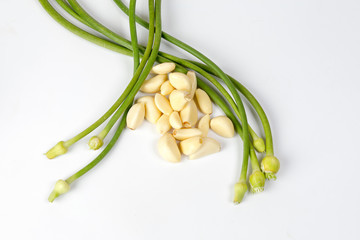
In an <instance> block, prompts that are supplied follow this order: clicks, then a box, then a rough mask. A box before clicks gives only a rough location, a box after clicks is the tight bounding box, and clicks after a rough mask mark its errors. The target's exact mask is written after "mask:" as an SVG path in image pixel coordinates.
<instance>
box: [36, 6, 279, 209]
mask: <svg viewBox="0 0 360 240" xmlns="http://www.w3.org/2000/svg"><path fill="white" fill-rule="evenodd" d="M113 1H114V2H115V3H116V5H117V6H118V7H119V8H120V9H121V10H122V11H123V12H124V13H125V14H127V15H128V16H129V26H130V34H131V41H129V40H127V39H125V38H123V37H121V36H120V35H118V34H117V33H115V32H113V31H111V30H110V29H109V28H107V27H105V26H104V25H102V24H101V23H99V22H98V21H97V20H96V19H94V18H93V17H92V16H90V14H89V13H87V12H86V11H85V10H84V8H83V7H82V6H81V5H80V4H79V3H78V2H77V1H76V0H56V3H57V4H58V5H59V6H60V7H61V8H62V9H64V10H65V11H66V12H67V13H68V14H70V16H71V17H72V18H73V19H75V20H77V21H78V22H79V23H82V24H84V25H86V26H87V27H90V28H92V29H93V30H95V31H96V32H98V33H99V34H100V35H101V37H98V36H95V35H94V34H91V33H89V32H87V31H86V30H84V29H82V28H80V27H78V26H76V25H74V24H72V23H70V22H69V21H68V20H67V19H65V18H64V17H63V16H62V15H61V13H59V12H58V11H57V10H55V8H54V7H53V5H52V4H51V3H50V2H49V1H48V0H39V2H40V3H41V5H42V6H43V8H44V9H45V10H46V11H47V13H48V14H49V15H50V16H51V17H52V18H53V19H54V20H56V21H57V22H58V23H59V24H61V25H62V26H63V27H65V28H66V29H68V30H69V31H71V32H72V33H74V34H76V35H78V36H79V37H82V38H83V39H86V40H88V41H90V42H92V43H95V44H97V45H99V46H101V47H104V48H107V49H109V50H112V51H115V52H118V53H121V54H124V55H128V56H132V57H133V63H134V64H133V65H134V73H133V77H132V79H131V80H130V82H129V84H128V86H127V87H126V88H125V90H124V92H123V93H122V94H121V95H120V97H119V98H118V99H117V100H116V102H115V103H114V104H113V105H112V106H111V107H110V108H109V110H107V111H106V112H105V113H104V114H103V115H102V116H101V117H100V118H99V119H98V120H97V121H95V122H94V123H93V124H91V125H90V126H89V127H88V128H86V129H85V130H83V131H82V132H80V133H79V134H77V135H76V136H74V137H72V138H70V139H69V140H67V141H60V142H59V143H57V144H56V145H55V146H54V147H53V148H51V149H50V150H49V151H48V152H47V153H46V156H47V157H48V158H49V159H52V158H55V157H57V156H59V155H62V154H65V153H66V152H67V151H68V148H69V147H70V146H72V145H73V144H75V143H76V142H78V141H79V140H80V139H82V138H84V137H85V136H87V135H88V134H90V133H91V132H93V131H94V130H95V129H97V128H98V127H99V126H100V125H101V124H102V123H104V122H105V121H106V120H108V119H109V118H110V119H109V121H108V122H107V124H106V125H105V127H104V128H103V129H102V130H101V131H100V132H99V133H98V134H97V135H96V136H93V137H91V139H90V142H89V146H90V147H91V148H92V149H99V148H100V147H101V146H102V145H103V143H104V139H105V138H106V137H107V135H108V133H109V132H110V130H111V129H112V128H113V127H114V125H115V124H116V123H117V122H118V126H117V130H116V131H115V133H114V135H113V136H112V138H111V140H110V141H109V143H108V144H107V145H106V147H105V148H104V149H103V150H102V152H101V153H100V154H99V155H98V156H97V157H96V158H95V159H94V160H93V161H91V162H90V163H89V164H88V165H86V166H85V167H84V168H82V169H80V170H79V171H77V172H76V173H75V174H73V175H72V176H70V177H69V178H67V179H66V180H58V181H57V182H56V184H55V188H54V190H53V191H52V193H51V194H50V196H49V201H50V202H53V201H54V200H55V198H57V197H58V196H60V195H61V194H64V193H66V192H67V191H69V189H70V185H71V184H72V183H73V182H74V181H75V180H77V179H78V178H80V177H81V176H82V175H84V174H85V173H87V172H88V171H89V170H91V169H92V168H93V167H94V166H96V165H97V164H98V163H99V162H100V161H101V160H102V159H103V158H104V157H105V156H106V154H107V153H108V152H109V151H110V150H111V149H112V148H113V146H114V145H115V143H116V142H117V140H118V139H119V137H120V135H121V132H122V130H123V129H124V128H125V126H126V115H127V112H128V110H129V108H130V107H131V106H132V104H133V102H134V98H135V96H136V94H137V93H138V91H139V89H140V87H141V85H142V84H143V82H144V81H145V79H146V78H147V76H148V75H149V73H150V71H151V69H152V67H153V65H154V64H155V63H156V62H157V63H164V62H173V63H175V64H176V69H175V71H177V72H181V73H187V72H188V71H189V70H193V71H195V72H196V73H197V84H198V87H200V88H201V89H203V90H204V91H205V92H206V93H207V94H208V95H209V96H210V98H211V100H212V101H213V102H214V103H215V104H216V105H217V106H219V107H220V108H221V109H222V111H223V112H224V113H225V114H226V115H227V116H228V117H229V118H230V119H231V121H232V122H233V124H234V127H235V130H236V132H237V134H238V135H239V136H240V137H241V138H242V140H243V157H242V167H241V172H240V177H239V180H238V181H237V182H236V184H235V186H234V203H240V202H241V201H242V199H243V197H244V195H245V193H246V192H247V191H248V187H247V185H248V184H247V183H249V185H250V190H251V192H253V193H256V192H261V191H263V190H264V185H265V179H276V175H275V174H276V173H277V172H278V170H279V168H280V163H279V160H278V159H277V158H276V157H275V156H274V148H273V139H272V134H271V129H270V124H269V121H268V118H267V116H266V114H265V112H264V110H263V108H262V107H261V105H260V103H259V102H258V101H257V100H256V98H255V97H254V96H253V95H252V93H251V92H250V91H249V90H248V89H247V88H246V87H245V86H244V85H242V84H241V83H240V82H238V81H237V80H235V79H234V78H232V77H231V76H229V75H227V74H225V73H224V72H223V71H222V70H221V69H220V68H219V67H218V66H217V65H216V64H215V63H214V62H213V61H211V60H210V59H209V58H207V57H206V56H205V55H204V54H202V53H200V52H199V51H197V50H196V49H194V48H192V47H191V46H189V45H187V44H186V43H184V42H182V41H180V40H178V39H177V38H175V37H173V36H171V35H170V34H167V33H165V32H164V31H162V25H161V0H148V10H149V21H148V22H147V21H146V20H144V19H142V18H140V17H138V16H137V15H136V14H135V8H136V0H130V4H129V8H128V7H127V6H126V5H125V4H124V3H123V2H122V1H121V0H113ZM53 4H55V3H53ZM136 23H137V24H139V25H141V26H142V27H144V28H146V29H148V42H147V45H146V46H141V45H139V44H138V40H137V30H136ZM162 39H164V40H166V41H168V42H170V43H172V44H173V45H175V46H177V47H178V48H180V49H183V50H185V51H186V52H188V53H189V54H191V55H192V56H194V57H196V58H197V59H198V60H200V61H201V62H196V61H191V60H187V59H183V58H179V57H176V56H174V55H171V54H168V53H165V52H162V51H160V43H161V40H162ZM220 81H222V82H223V83H225V85H226V88H225V87H224V86H223V85H222V84H221V83H220ZM240 94H241V95H242V96H243V97H245V98H246V99H247V100H248V102H249V103H250V105H251V107H252V108H253V109H254V110H255V111H256V113H257V115H258V117H259V118H260V120H261V124H262V129H263V131H264V135H265V141H264V140H263V139H262V138H261V137H259V135H258V134H256V132H255V131H254V130H253V129H252V127H251V126H250V125H249V124H248V121H247V116H246V112H245V108H244V104H243V102H242V99H241V97H240ZM255 150H256V151H258V152H260V153H262V152H265V157H264V158H263V159H262V161H261V163H260V164H259V161H258V158H257V155H256V153H255ZM249 158H250V164H251V170H252V171H251V174H250V175H249V176H248V165H249V161H248V159H249Z"/></svg>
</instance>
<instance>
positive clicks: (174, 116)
mask: <svg viewBox="0 0 360 240" xmlns="http://www.w3.org/2000/svg"><path fill="white" fill-rule="evenodd" d="M169 122H170V125H171V127H172V128H174V129H180V128H182V127H183V125H182V121H181V118H180V115H179V112H176V111H174V112H172V113H171V114H170V116H169Z"/></svg>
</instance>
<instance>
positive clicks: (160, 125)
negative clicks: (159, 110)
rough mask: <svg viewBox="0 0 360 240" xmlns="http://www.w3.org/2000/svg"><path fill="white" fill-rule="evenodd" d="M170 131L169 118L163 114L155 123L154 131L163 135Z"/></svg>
mask: <svg viewBox="0 0 360 240" xmlns="http://www.w3.org/2000/svg"><path fill="white" fill-rule="evenodd" d="M170 129H171V126H170V123H169V116H168V115H165V114H163V115H162V116H161V117H160V118H159V119H158V120H157V122H156V130H157V131H158V133H160V134H161V135H163V134H164V133H167V132H168V131H169V130H170Z"/></svg>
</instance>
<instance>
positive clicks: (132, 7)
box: [129, 0, 140, 73]
mask: <svg viewBox="0 0 360 240" xmlns="http://www.w3.org/2000/svg"><path fill="white" fill-rule="evenodd" d="M135 8H136V0H130V8H129V9H130V14H129V25H130V35H131V45H132V49H133V56H134V73H135V71H136V69H137V68H138V66H139V61H140V60H139V59H140V57H139V46H138V40H137V34H136V23H135Z"/></svg>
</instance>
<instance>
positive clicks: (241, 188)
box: [234, 181, 248, 204]
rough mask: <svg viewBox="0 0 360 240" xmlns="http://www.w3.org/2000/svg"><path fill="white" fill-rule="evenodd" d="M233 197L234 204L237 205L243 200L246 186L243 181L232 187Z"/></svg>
mask: <svg viewBox="0 0 360 240" xmlns="http://www.w3.org/2000/svg"><path fill="white" fill-rule="evenodd" d="M234 190H235V195H234V203H235V204H239V203H240V202H241V201H242V200H243V198H244V195H245V193H246V192H247V190H248V189H247V186H246V182H245V181H239V182H238V183H236V184H235V186H234Z"/></svg>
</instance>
